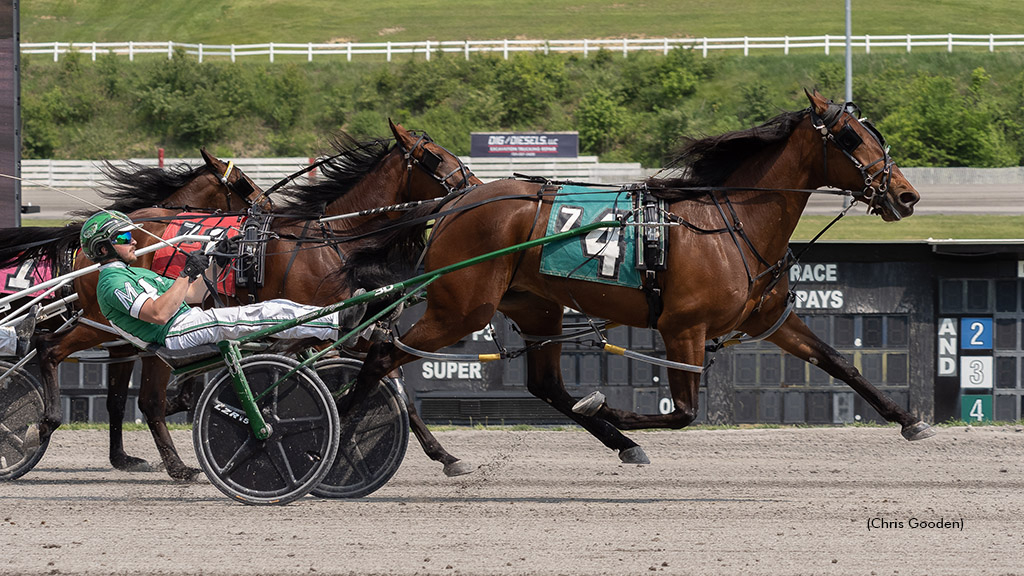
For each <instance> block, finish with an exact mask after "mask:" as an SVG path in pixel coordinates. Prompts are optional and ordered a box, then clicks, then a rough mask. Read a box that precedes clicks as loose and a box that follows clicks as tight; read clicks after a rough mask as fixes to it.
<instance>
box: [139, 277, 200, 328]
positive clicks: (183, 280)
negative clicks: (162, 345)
mask: <svg viewBox="0 0 1024 576" xmlns="http://www.w3.org/2000/svg"><path fill="white" fill-rule="evenodd" d="M190 284H191V282H189V280H188V277H185V276H182V277H180V278H178V279H177V280H175V281H174V284H171V287H170V288H169V289H168V290H167V292H164V293H163V294H161V295H160V296H158V297H156V298H153V299H151V300H147V301H146V303H145V304H143V305H142V308H140V309H139V319H140V320H142V321H143V322H149V323H151V324H159V325H161V326H162V325H164V324H167V323H168V322H170V321H171V318H174V315H175V314H176V313H177V312H178V308H181V303H182V302H184V301H185V296H186V295H187V294H188V288H189V285H190Z"/></svg>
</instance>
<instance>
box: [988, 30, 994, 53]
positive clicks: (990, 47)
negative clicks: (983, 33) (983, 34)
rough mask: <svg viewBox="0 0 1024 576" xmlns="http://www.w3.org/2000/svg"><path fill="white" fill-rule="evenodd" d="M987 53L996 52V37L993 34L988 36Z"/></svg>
mask: <svg viewBox="0 0 1024 576" xmlns="http://www.w3.org/2000/svg"><path fill="white" fill-rule="evenodd" d="M988 51H989V52H995V51H996V35H995V34H989V35H988Z"/></svg>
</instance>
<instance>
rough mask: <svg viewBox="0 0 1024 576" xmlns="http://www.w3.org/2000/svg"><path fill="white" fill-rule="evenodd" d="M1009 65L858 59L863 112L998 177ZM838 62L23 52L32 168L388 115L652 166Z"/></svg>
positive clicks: (1009, 102)
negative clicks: (223, 57) (545, 141)
mask: <svg viewBox="0 0 1024 576" xmlns="http://www.w3.org/2000/svg"><path fill="white" fill-rule="evenodd" d="M1021 60H1022V56H1021V55H1018V54H998V53H997V54H985V55H978V54H966V55H962V56H961V55H949V54H922V55H916V54H915V55H913V56H911V55H899V56H896V55H872V56H870V57H868V56H864V57H858V58H857V59H855V71H856V72H857V75H856V76H855V93H856V94H857V97H858V100H859V102H858V103H859V104H860V105H861V107H862V108H863V109H864V111H865V112H866V113H868V114H870V115H871V117H872V119H873V120H874V121H875V123H876V124H877V125H878V127H879V128H880V129H881V131H882V132H883V133H884V134H885V135H886V136H887V138H888V140H889V142H890V143H891V144H892V147H893V153H894V155H895V157H896V158H897V160H898V161H899V162H900V164H901V165H903V166H1008V165H1017V164H1019V163H1020V162H1021V160H1022V157H1024V127H1022V126H1024V124H1022V123H1021V122H1020V120H1019V119H1020V117H1021V113H1022V112H1024V75H1022V73H1021V72H1019V71H1020V70H1021V69H1022V66H1021ZM843 82H844V69H843V65H842V61H841V57H838V58H837V57H836V56H832V57H827V56H821V55H818V56H811V55H790V56H758V57H748V58H744V57H741V56H735V55H716V56H714V57H712V58H707V59H705V58H702V57H701V56H700V54H699V53H696V52H693V51H687V50H681V49H677V50H673V51H671V52H670V53H669V54H668V55H662V54H659V53H639V54H631V55H630V56H629V58H622V57H621V56H619V55H613V54H611V53H609V52H599V53H597V54H595V55H592V56H591V57H590V58H582V57H580V56H577V55H568V56H566V55H544V54H533V53H524V54H517V55H515V56H514V57H512V58H510V59H509V60H503V59H500V58H497V57H493V58H490V57H485V56H474V57H473V58H472V59H471V60H468V61H467V60H465V59H463V58H462V57H461V56H459V55H452V54H441V53H437V54H434V55H432V58H431V60H430V61H426V60H425V59H415V60H408V61H405V62H398V63H391V64H387V63H368V62H361V63H354V62H344V61H332V62H327V61H324V62H316V63H306V62H284V63H278V64H268V63H262V64H257V63H248V62H240V63H235V64H232V63H229V62H223V61H208V62H203V63H199V62H197V61H196V60H195V59H194V58H191V57H188V56H186V55H184V54H182V53H177V54H175V55H174V57H173V58H172V59H171V60H170V61H167V60H164V59H158V58H152V59H145V60H141V61H137V62H128V61H127V60H126V59H125V58H123V57H115V56H105V57H100V58H98V59H97V61H96V62H92V61H90V60H89V59H87V58H84V57H82V56H81V55H76V54H72V55H70V56H68V57H65V58H63V59H62V60H61V61H60V62H59V63H52V62H46V61H42V60H40V61H32V60H30V59H29V58H28V57H24V58H23V66H22V103H23V109H22V117H23V121H24V131H23V146H24V151H23V155H24V157H26V158H79V159H87V158H126V157H133V156H134V157H138V156H150V157H151V156H154V155H155V153H156V149H157V148H158V147H163V148H165V149H166V151H167V154H168V155H169V156H187V157H191V156H195V155H196V154H197V151H196V149H197V148H198V147H199V146H207V147H209V148H210V149H211V150H213V151H214V152H215V153H218V154H222V155H225V156H274V155H280V156H301V155H311V154H315V153H317V152H318V151H320V150H321V149H322V148H323V143H324V142H325V141H326V139H327V138H328V137H329V136H330V134H331V133H332V132H335V131H337V130H339V129H345V130H347V131H349V132H351V133H353V134H356V135H360V136H381V135H385V134H386V133H387V124H386V122H387V118H389V117H390V118H393V119H394V120H395V121H397V122H401V123H403V124H405V125H406V126H407V127H410V128H418V129H422V130H426V131H428V132H429V133H430V134H431V136H433V137H434V138H435V139H436V140H437V141H438V142H440V143H442V144H444V145H445V146H448V147H449V148H450V149H452V150H453V151H454V152H456V153H459V154H467V153H468V152H469V133H470V132H471V131H493V130H524V131H525V130H552V131H565V130H578V131H579V133H580V147H581V150H580V151H581V153H583V154H597V155H600V156H601V157H602V159H604V160H606V161H639V162H642V163H643V164H644V165H646V166H657V165H660V164H661V162H662V161H663V159H664V158H665V157H666V156H667V155H668V154H670V152H671V151H672V149H673V148H674V147H675V146H676V145H677V144H678V143H679V140H680V138H681V137H682V136H701V135H704V134H714V133H720V132H723V131H726V130H732V129H738V128H744V127H748V126H751V125H755V124H758V123H761V122H763V121H764V120H766V119H768V118H770V117H772V116H774V115H775V114H777V113H778V112H780V111H781V110H793V109H798V108H803V107H804V106H806V100H805V99H804V97H803V88H818V89H820V90H821V91H822V92H823V93H825V94H826V95H828V96H832V97H833V98H836V99H840V98H841V97H842V93H843Z"/></svg>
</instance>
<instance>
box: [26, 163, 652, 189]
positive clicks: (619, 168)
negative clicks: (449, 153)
mask: <svg viewBox="0 0 1024 576" xmlns="http://www.w3.org/2000/svg"><path fill="white" fill-rule="evenodd" d="M314 160H315V159H310V158H239V159H237V160H234V163H235V166H237V167H238V168H239V169H241V170H242V171H243V172H245V174H246V175H248V176H249V177H250V178H252V179H253V181H254V182H256V183H257V184H258V185H259V186H260V187H262V188H268V187H270V186H272V185H273V184H275V183H277V182H278V181H279V180H281V179H283V178H286V177H288V176H290V175H292V174H294V173H295V172H298V171H299V170H302V169H303V168H305V167H307V166H309V164H310V162H311V161H314ZM131 161H132V162H135V163H138V164H142V165H144V166H158V165H159V161H158V160H157V159H156V158H135V159H132V160H131ZM462 161H463V162H465V163H466V165H467V166H469V168H470V170H472V171H473V173H474V174H476V175H477V177H478V178H480V179H481V180H484V181H489V180H495V179H498V178H507V177H509V176H512V174H513V173H520V174H526V175H529V176H543V177H546V178H551V179H554V180H578V181H585V182H594V183H621V182H633V181H636V180H640V179H643V178H644V177H645V176H647V175H650V174H652V173H653V172H654V171H653V170H648V169H644V168H642V167H641V166H640V163H639V162H632V163H600V162H598V161H597V156H580V157H578V158H463V159H462ZM181 162H184V163H187V164H189V165H190V166H201V165H202V164H203V161H202V159H199V158H167V159H165V160H164V167H168V168H169V167H171V166H174V165H175V164H178V163H181ZM112 163H113V164H115V165H118V166H124V162H118V161H115V162H112ZM102 166H103V162H100V161H95V160H22V161H21V178H22V182H21V187H22V190H32V189H44V188H48V187H50V188H58V189H82V188H104V187H106V186H107V185H108V181H107V180H106V178H105V176H104V175H103V172H102V171H101V168H102ZM316 177H317V171H316V170H314V171H311V172H309V173H308V174H306V175H304V176H301V177H300V178H299V183H305V182H308V181H309V180H310V179H313V178H316Z"/></svg>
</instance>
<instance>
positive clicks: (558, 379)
mask: <svg viewBox="0 0 1024 576" xmlns="http://www.w3.org/2000/svg"><path fill="white" fill-rule="evenodd" d="M501 310H502V312H504V313H505V314H506V315H508V317H509V318H511V319H512V320H513V321H514V322H515V323H516V324H517V325H519V328H520V329H521V330H522V331H523V332H524V333H526V334H530V335H534V336H549V335H551V336H556V335H558V334H561V332H562V306H561V305H560V304H557V303H555V302H551V301H550V300H545V299H542V298H539V297H530V296H526V295H525V294H518V295H516V296H514V297H509V298H505V299H504V300H502V306H501ZM527 344H529V342H527ZM561 359H562V345H561V344H549V345H547V346H544V347H542V348H534V349H532V350H530V351H529V352H527V353H526V389H527V390H528V391H529V392H530V393H531V394H533V395H534V396H536V397H537V398H540V399H541V400H543V401H544V402H547V403H548V405H550V406H551V407H552V408H554V409H555V410H558V411H559V412H561V413H562V414H565V415H566V416H568V417H569V418H571V419H572V420H573V421H574V422H576V423H577V424H579V425H580V426H582V427H583V428H584V429H585V430H586V431H587V432H590V434H591V435H593V436H594V437H595V438H597V439H598V440H600V441H601V443H602V444H604V445H605V446H607V447H608V448H610V449H612V450H615V451H617V452H618V453H619V459H620V460H621V461H622V462H625V463H626V464H649V463H650V460H649V459H648V458H647V455H646V454H645V453H644V450H643V448H641V447H640V446H638V445H637V443H636V442H634V441H633V440H631V439H629V438H628V437H626V436H625V435H624V434H622V432H619V430H618V429H617V428H615V427H614V426H613V425H611V424H610V423H608V421H606V420H604V419H602V418H599V417H596V416H594V415H592V414H591V415H587V414H581V413H577V412H574V411H573V406H574V405H575V404H576V398H573V397H572V396H571V395H569V392H568V391H566V389H565V382H563V381H562V367H561Z"/></svg>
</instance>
